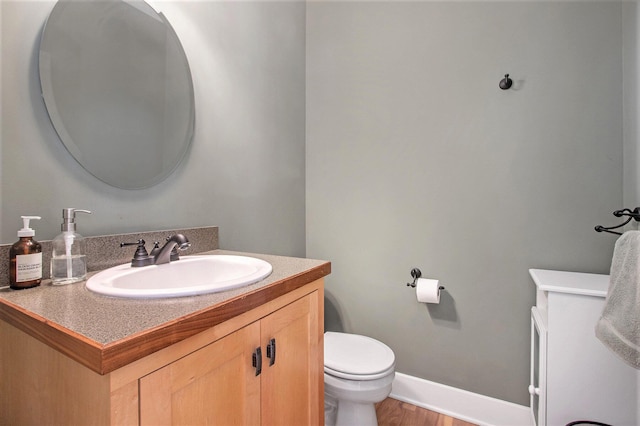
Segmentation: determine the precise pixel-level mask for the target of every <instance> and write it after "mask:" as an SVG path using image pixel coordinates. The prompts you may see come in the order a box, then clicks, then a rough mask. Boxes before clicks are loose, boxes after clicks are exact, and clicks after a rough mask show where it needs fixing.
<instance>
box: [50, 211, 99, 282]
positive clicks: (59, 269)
mask: <svg viewBox="0 0 640 426" xmlns="http://www.w3.org/2000/svg"><path fill="white" fill-rule="evenodd" d="M77 212H81V213H88V214H91V212H90V211H89V210H80V209H74V208H67V209H62V226H61V229H62V233H61V234H59V235H58V236H57V237H55V238H54V239H53V241H52V245H53V252H52V253H51V281H52V284H54V285H63V284H72V283H75V282H78V281H82V280H84V279H85V278H86V277H87V255H86V251H85V242H84V238H83V237H82V235H80V234H78V233H77V232H76V213H77Z"/></svg>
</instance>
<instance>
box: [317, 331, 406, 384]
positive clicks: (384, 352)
mask: <svg viewBox="0 0 640 426" xmlns="http://www.w3.org/2000/svg"><path fill="white" fill-rule="evenodd" d="M394 368H395V355H394V354H393V351H392V350H391V348H389V347H388V346H387V345H385V344H384V343H382V342H380V341H378V340H375V339H372V338H371V337H367V336H361V335H358V334H347V333H335V332H331V331H328V332H326V333H325V334H324V372H325V373H326V374H329V375H331V376H334V377H339V378H342V379H347V380H361V381H364V380H376V379H380V378H382V377H385V376H387V375H389V374H391V373H392V372H393V370H394Z"/></svg>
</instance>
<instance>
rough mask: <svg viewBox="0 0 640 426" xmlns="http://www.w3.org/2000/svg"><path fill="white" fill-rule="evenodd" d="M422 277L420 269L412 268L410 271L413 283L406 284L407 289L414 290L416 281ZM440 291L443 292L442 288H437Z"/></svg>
mask: <svg viewBox="0 0 640 426" xmlns="http://www.w3.org/2000/svg"><path fill="white" fill-rule="evenodd" d="M421 276H422V271H420V269H418V268H413V269H412V270H411V278H413V282H410V283H407V287H413V288H415V286H416V285H417V284H416V281H418V278H420V277H421ZM438 288H439V289H440V290H444V286H440V287H438Z"/></svg>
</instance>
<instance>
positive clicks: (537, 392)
mask: <svg viewBox="0 0 640 426" xmlns="http://www.w3.org/2000/svg"><path fill="white" fill-rule="evenodd" d="M529 393H530V394H531V395H540V388H536V387H534V386H533V385H529Z"/></svg>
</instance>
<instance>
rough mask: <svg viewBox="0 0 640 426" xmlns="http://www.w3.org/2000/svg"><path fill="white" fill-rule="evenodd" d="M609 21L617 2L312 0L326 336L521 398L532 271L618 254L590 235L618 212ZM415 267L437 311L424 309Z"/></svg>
mask: <svg viewBox="0 0 640 426" xmlns="http://www.w3.org/2000/svg"><path fill="white" fill-rule="evenodd" d="M621 21H622V14H621V4H620V3H614V2H608V3H581V2H563V3H557V2H496V3H487V2H468V3H467V2H311V3H309V4H308V5H307V85H306V87H307V116H306V118H307V166H306V173H307V209H306V214H307V256H309V257H316V258H327V259H330V260H331V261H332V262H333V267H332V271H333V272H332V275H331V276H330V277H328V280H327V317H326V318H327V321H326V324H327V327H328V328H332V329H341V330H347V331H350V332H356V333H362V334H366V335H370V336H373V337H375V338H378V339H380V340H382V341H384V342H385V343H387V344H388V345H389V346H391V348H392V349H393V350H394V351H395V353H396V356H397V371H399V372H402V373H406V374H409V375H411V376H416V377H420V378H424V379H427V380H431V381H435V382H439V383H444V384H447V385H451V386H455V387H458V388H462V389H467V390H469V391H472V392H478V393H481V394H485V395H489V396H492V397H496V398H500V399H503V400H507V401H512V402H515V403H519V404H524V405H528V393H527V390H526V389H527V385H528V383H529V378H528V376H529V356H530V355H529V339H530V337H529V334H530V331H529V327H530V319H529V314H530V308H531V306H532V305H533V304H534V303H535V301H534V285H533V283H532V281H531V280H530V278H529V275H528V271H527V270H528V269H529V268H546V269H560V270H571V271H584V272H597V273H607V272H608V268H609V265H610V259H611V254H612V250H613V243H614V241H615V238H614V237H613V236H611V235H607V234H598V233H596V232H594V230H593V227H594V226H595V225H597V224H605V225H607V224H612V223H615V218H614V217H613V216H611V212H612V211H613V210H615V209H618V208H620V207H622V188H623V186H622V147H623V142H622V141H623V135H622V105H623V100H622V84H621V81H622V23H621ZM505 73H510V74H511V76H512V78H513V79H514V80H515V85H514V88H513V89H511V90H509V91H502V90H500V89H499V88H498V82H499V81H500V79H501V78H502V77H503V75H504V74H505ZM412 267H419V268H420V269H421V270H422V272H423V274H424V275H425V276H427V277H432V278H438V279H440V281H441V283H442V284H443V285H444V286H446V292H445V293H444V296H443V300H442V302H441V304H440V305H434V306H427V305H424V304H418V303H417V302H416V300H415V292H413V291H412V290H410V289H409V288H407V287H406V286H405V283H406V282H407V281H409V280H410V276H409V272H410V270H411V268H412Z"/></svg>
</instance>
